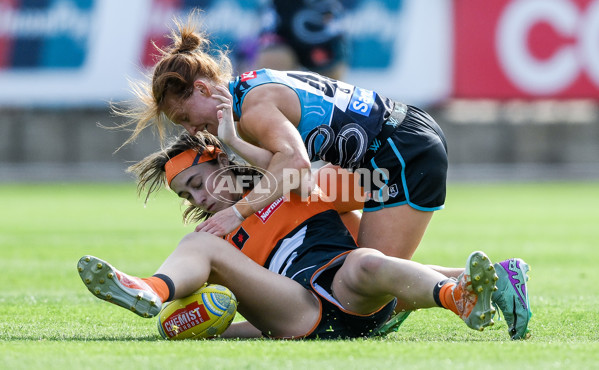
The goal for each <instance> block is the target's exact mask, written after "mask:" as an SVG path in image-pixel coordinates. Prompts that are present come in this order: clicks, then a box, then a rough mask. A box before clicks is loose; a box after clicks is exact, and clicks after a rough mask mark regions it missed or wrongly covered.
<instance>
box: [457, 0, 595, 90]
mask: <svg viewBox="0 0 599 370" xmlns="http://www.w3.org/2000/svg"><path fill="white" fill-rule="evenodd" d="M454 6H455V8H454V31H455V45H454V55H455V57H454V78H455V80H454V94H453V95H454V96H456V97H460V98H498V99H509V98H547V97H551V98H594V99H599V0H526V1H518V0H493V1H471V0H456V1H455V2H454Z"/></svg>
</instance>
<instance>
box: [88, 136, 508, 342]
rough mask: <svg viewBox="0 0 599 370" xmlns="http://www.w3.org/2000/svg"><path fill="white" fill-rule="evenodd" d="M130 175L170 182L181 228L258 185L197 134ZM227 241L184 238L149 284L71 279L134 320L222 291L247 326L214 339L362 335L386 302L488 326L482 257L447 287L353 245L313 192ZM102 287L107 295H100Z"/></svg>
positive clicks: (488, 275) (152, 185) (149, 185)
mask: <svg viewBox="0 0 599 370" xmlns="http://www.w3.org/2000/svg"><path fill="white" fill-rule="evenodd" d="M130 170H131V171H132V172H133V173H135V174H136V175H137V177H138V181H139V182H138V184H139V187H138V189H139V191H140V193H142V192H144V191H147V195H148V196H149V195H150V194H151V193H152V192H153V191H155V190H158V189H159V188H160V187H161V186H163V185H168V186H169V187H170V188H171V189H172V190H173V191H174V192H175V193H176V194H177V195H178V196H179V197H181V198H183V199H185V200H187V201H188V202H189V208H188V209H187V210H186V211H185V212H184V215H185V219H186V220H187V221H197V220H198V219H200V218H204V217H206V216H210V215H211V214H214V213H216V212H218V211H219V210H221V209H223V208H224V207H228V206H229V204H230V203H231V202H236V201H238V200H239V199H240V198H243V197H244V196H247V194H248V192H249V191H250V190H251V189H252V187H253V186H255V183H256V182H252V181H245V180H243V181H239V182H238V180H239V179H240V178H241V177H244V176H245V179H246V180H247V179H248V178H252V177H253V176H255V175H256V174H257V173H256V172H254V171H255V170H253V169H251V168H247V167H244V166H240V165H237V164H235V163H234V162H231V160H230V159H229V157H228V156H227V155H226V154H225V152H224V151H223V148H222V147H221V146H220V143H219V142H218V141H217V140H216V139H215V138H214V137H211V136H210V135H201V134H198V135H197V136H189V135H187V134H185V135H183V136H181V137H180V138H179V139H178V140H177V141H176V142H175V143H174V144H173V145H171V146H169V147H167V148H165V149H164V150H161V151H159V152H157V153H154V154H152V155H150V156H148V157H146V158H145V159H144V160H142V161H141V162H139V163H138V164H136V165H134V166H132V167H131V168H130ZM266 176H268V173H264V174H263V177H266ZM258 183H259V182H258ZM232 184H241V186H231V185H232ZM226 240H227V241H228V242H227V241H226ZM226 240H223V239H222V238H219V237H216V236H214V235H212V234H209V233H205V232H194V233H191V234H189V235H187V236H185V237H184V238H183V239H182V240H181V242H180V243H179V245H178V247H177V249H176V250H175V251H174V252H173V253H172V254H171V255H170V256H169V257H168V258H167V259H166V260H165V262H164V263H163V264H162V266H161V267H160V268H159V269H158V271H157V272H156V274H155V275H153V276H152V277H149V278H144V279H141V278H138V277H134V276H130V275H127V274H125V273H123V272H120V271H118V270H116V269H115V268H114V267H112V266H111V265H110V264H108V263H107V262H105V261H102V260H100V259H98V258H96V257H90V260H88V261H87V262H86V263H87V264H88V265H89V266H94V265H96V264H98V263H100V264H102V265H103V266H108V269H109V271H110V272H111V273H112V274H113V275H114V276H117V277H118V279H109V280H108V281H105V282H104V285H103V286H102V287H101V289H99V288H96V284H95V281H96V280H98V279H100V278H101V276H98V274H99V273H97V272H96V270H94V269H93V268H89V269H88V268H87V267H86V266H88V265H85V263H83V262H81V261H80V266H82V267H81V269H80V274H81V276H82V279H84V281H86V284H87V287H88V289H90V291H92V293H94V294H95V295H96V296H97V297H99V298H101V299H105V300H108V301H111V302H113V303H116V304H117V305H120V306H122V307H125V308H126V309H132V310H133V311H134V312H136V313H137V314H139V315H140V316H143V317H151V316H154V315H156V314H158V312H159V311H160V306H161V304H162V303H163V302H167V301H170V300H172V299H177V298H182V297H186V296H188V295H190V294H191V293H193V292H194V291H195V290H197V289H199V288H200V287H201V286H202V285H203V284H204V283H206V282H210V283H214V284H220V285H224V286H226V287H228V288H229V289H230V290H231V291H232V292H233V293H234V294H235V296H236V297H237V299H238V302H239V306H238V310H239V312H240V313H241V314H242V315H243V316H244V318H246V319H247V320H248V321H247V322H241V323H234V324H233V325H232V326H231V327H230V328H229V329H227V331H225V333H224V334H223V337H235V338H238V337H243V338H246V337H260V336H268V337H272V338H321V339H327V338H352V337H365V336H370V335H372V334H373V333H375V332H376V331H377V330H378V329H379V328H380V327H381V326H382V325H383V324H384V323H385V322H386V321H387V319H388V318H389V316H390V315H391V313H392V311H393V309H394V307H395V305H396V300H399V301H401V302H402V304H403V305H407V306H409V308H410V309H416V308H430V307H444V308H447V309H450V310H452V311H453V312H455V313H456V314H457V315H458V316H460V317H461V318H462V319H463V320H464V321H465V322H466V324H467V325H468V326H469V327H471V328H473V329H477V330H482V329H483V328H484V327H486V326H489V325H492V323H493V321H492V319H491V316H492V314H493V313H494V309H493V308H492V306H491V294H492V293H493V291H494V288H495V281H496V280H497V276H496V275H495V269H494V267H493V264H492V263H491V262H490V261H489V259H488V257H487V256H486V255H485V254H484V253H482V252H474V253H472V254H471V255H470V256H469V257H468V260H467V264H466V269H465V273H463V274H461V275H460V277H459V279H457V280H455V279H451V278H447V277H446V276H444V275H442V274H440V273H438V272H436V271H434V270H433V269H431V268H429V267H427V266H424V265H421V264H419V263H417V262H414V261H409V260H405V259H399V258H395V257H389V256H385V255H384V254H382V253H381V252H380V251H377V250H374V249H369V248H357V246H356V244H355V242H354V240H353V238H352V236H351V234H350V233H349V231H348V230H347V229H346V228H345V226H344V225H343V223H342V221H341V219H340V217H339V216H338V213H337V211H336V210H335V209H334V206H333V204H332V203H331V202H329V201H328V200H327V199H326V198H324V197H322V196H320V195H319V194H318V193H317V192H316V193H314V195H313V196H312V197H311V200H310V201H307V200H306V199H301V198H300V197H299V196H298V195H296V194H294V193H290V194H289V195H288V198H283V199H277V200H276V201H275V202H273V203H271V204H270V205H269V206H268V207H266V208H264V209H261V210H259V211H258V212H255V213H253V214H252V215H250V216H249V217H247V218H245V219H244V220H243V221H242V222H241V225H240V227H238V228H237V229H236V230H234V231H233V232H232V233H230V234H229V235H227V236H226ZM86 258H87V257H86ZM82 260H83V259H82ZM84 266H85V267H84ZM102 273H106V269H103V270H102ZM106 284H110V285H111V287H110V288H111V289H110V292H111V295H110V296H106V294H105V293H104V290H102V289H104V287H105V285H106ZM96 289H97V290H96ZM115 292H116V293H115Z"/></svg>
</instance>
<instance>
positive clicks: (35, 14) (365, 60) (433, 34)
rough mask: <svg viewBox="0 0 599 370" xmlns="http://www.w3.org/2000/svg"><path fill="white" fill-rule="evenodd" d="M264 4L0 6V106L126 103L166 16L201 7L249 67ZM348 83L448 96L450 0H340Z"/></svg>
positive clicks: (143, 0)
mask: <svg viewBox="0 0 599 370" xmlns="http://www.w3.org/2000/svg"><path fill="white" fill-rule="evenodd" d="M264 1H265V0H220V1H216V0H212V1H211V0H195V1H191V0H127V1H120V0H0V106H58V107H69V106H102V105H105V104H106V103H107V102H108V101H121V100H127V99H129V98H130V94H129V88H128V79H134V80H135V79H138V78H140V77H141V76H142V74H143V73H144V72H147V71H148V69H149V68H150V67H151V66H152V65H153V64H154V62H155V60H156V59H155V57H156V55H155V54H156V52H155V50H154V48H153V47H152V42H156V43H157V44H159V45H164V42H165V39H164V34H165V33H166V32H168V26H169V25H172V19H173V16H178V17H181V18H182V19H185V18H186V14H187V13H188V12H189V11H190V10H191V9H193V8H195V7H198V8H201V9H202V10H203V12H202V19H203V21H204V27H205V29H206V31H207V32H208V33H209V34H210V35H211V38H212V39H213V41H214V42H215V43H216V44H221V45H227V46H228V47H229V49H230V50H231V51H232V54H231V56H232V57H233V59H234V64H235V65H236V67H237V72H238V73H240V72H243V71H244V68H251V67H252V66H251V62H249V61H250V60H249V59H248V56H251V54H252V52H255V47H256V45H257V43H256V38H257V35H258V32H259V29H260V6H261V5H262V4H263V2H264ZM343 4H344V5H345V8H346V9H345V10H346V12H345V16H344V18H343V19H342V21H341V26H342V27H343V29H344V31H345V32H346V33H347V35H348V37H349V38H350V46H351V47H350V50H351V53H350V55H351V56H350V60H349V64H350V65H349V71H348V72H347V73H346V78H345V79H346V80H347V81H348V82H350V83H354V84H356V85H359V86H362V87H364V88H368V89H373V90H376V91H377V92H379V93H380V94H382V95H387V96H389V97H390V98H394V99H398V100H402V101H405V102H408V103H411V104H417V105H426V104H429V103H433V102H437V101H441V100H443V99H445V98H447V96H448V94H449V92H450V91H451V63H450V58H451V32H450V31H451V1H449V0H427V1H419V0H351V1H350V0H343Z"/></svg>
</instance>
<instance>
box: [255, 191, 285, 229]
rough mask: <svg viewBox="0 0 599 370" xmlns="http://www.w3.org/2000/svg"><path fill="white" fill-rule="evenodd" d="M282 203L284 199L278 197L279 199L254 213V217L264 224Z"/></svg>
mask: <svg viewBox="0 0 599 370" xmlns="http://www.w3.org/2000/svg"><path fill="white" fill-rule="evenodd" d="M283 202H285V198H284V197H280V198H279V199H277V200H275V201H274V202H272V203H271V204H270V205H269V206H266V207H264V208H262V209H261V210H259V211H258V212H256V216H258V218H259V219H260V221H262V223H266V221H268V219H269V218H270V216H272V214H273V213H274V212H275V211H276V210H277V209H278V208H279V207H280V206H281V205H282V204H283Z"/></svg>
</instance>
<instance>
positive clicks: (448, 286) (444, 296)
mask: <svg viewBox="0 0 599 370" xmlns="http://www.w3.org/2000/svg"><path fill="white" fill-rule="evenodd" d="M455 285H456V283H455V281H449V282H447V283H445V284H444V285H443V286H442V287H441V290H440V291H439V300H440V301H441V305H442V306H443V307H445V308H447V309H448V310H451V311H452V312H453V313H455V314H456V315H458V316H459V315H460V314H459V313H458V308H457V307H456V305H455V300H454V299H453V295H452V294H451V290H452V289H453V287H454V286H455Z"/></svg>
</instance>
